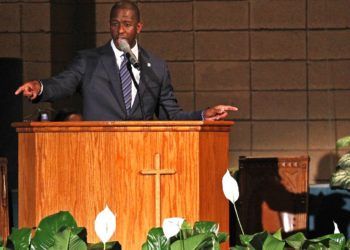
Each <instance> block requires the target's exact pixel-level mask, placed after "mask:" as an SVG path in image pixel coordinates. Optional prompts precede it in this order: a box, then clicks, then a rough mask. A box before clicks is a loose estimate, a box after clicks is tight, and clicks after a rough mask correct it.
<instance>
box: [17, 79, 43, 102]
mask: <svg viewBox="0 0 350 250" xmlns="http://www.w3.org/2000/svg"><path fill="white" fill-rule="evenodd" d="M40 90H41V84H40V82H39V81H30V82H26V83H23V84H22V86H21V87H19V88H18V89H17V90H16V92H15V95H19V94H21V93H23V96H25V97H27V98H28V99H29V100H31V101H32V100H34V99H35V98H37V96H38V95H39V93H40Z"/></svg>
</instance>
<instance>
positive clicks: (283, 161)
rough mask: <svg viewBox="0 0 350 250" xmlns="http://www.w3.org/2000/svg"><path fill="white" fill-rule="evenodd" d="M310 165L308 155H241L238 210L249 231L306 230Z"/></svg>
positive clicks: (287, 231) (291, 231)
mask: <svg viewBox="0 0 350 250" xmlns="http://www.w3.org/2000/svg"><path fill="white" fill-rule="evenodd" d="M308 168H309V157H308V156H302V157H288V158H285V157H283V158H247V157H240V159H239V172H238V175H239V177H238V178H239V190H240V198H239V200H238V211H239V216H240V219H241V222H242V226H243V229H244V230H245V233H247V234H252V233H256V232H260V231H263V230H266V231H268V232H275V231H277V230H278V229H280V228H281V229H282V232H284V234H287V235H288V234H291V233H295V232H297V231H304V232H305V231H306V229H307V211H308V182H309V180H308ZM235 231H237V229H236V230H235ZM237 233H239V232H236V233H235V236H237Z"/></svg>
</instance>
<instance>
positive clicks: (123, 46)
mask: <svg viewBox="0 0 350 250" xmlns="http://www.w3.org/2000/svg"><path fill="white" fill-rule="evenodd" d="M118 45H119V47H120V49H121V50H122V51H123V52H124V53H125V55H126V57H127V58H128V60H129V62H130V63H131V64H132V66H134V67H135V68H136V69H138V70H140V64H139V61H138V60H137V58H136V56H135V55H134V53H132V51H131V49H130V45H129V43H128V42H127V41H126V40H125V39H118Z"/></svg>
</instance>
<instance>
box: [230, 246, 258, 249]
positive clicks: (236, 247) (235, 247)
mask: <svg viewBox="0 0 350 250" xmlns="http://www.w3.org/2000/svg"><path fill="white" fill-rule="evenodd" d="M230 249H231V248H230ZM232 250H255V249H254V248H253V247H243V246H239V245H237V246H234V247H232Z"/></svg>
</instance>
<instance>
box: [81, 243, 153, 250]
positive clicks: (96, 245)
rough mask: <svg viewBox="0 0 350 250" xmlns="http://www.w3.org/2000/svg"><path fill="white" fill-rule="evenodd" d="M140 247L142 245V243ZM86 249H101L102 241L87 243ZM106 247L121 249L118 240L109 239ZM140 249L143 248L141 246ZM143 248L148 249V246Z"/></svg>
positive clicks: (114, 249)
mask: <svg viewBox="0 0 350 250" xmlns="http://www.w3.org/2000/svg"><path fill="white" fill-rule="evenodd" d="M145 244H146V243H145ZM145 244H144V245H145ZM142 247H143V245H142ZM146 247H147V244H146ZM87 249H88V250H103V243H102V242H100V243H96V244H88V248H87ZM106 249H110V250H121V249H122V247H121V245H120V244H119V242H118V241H110V242H107V243H106ZM142 250H144V249H143V248H142ZM145 250H148V248H145Z"/></svg>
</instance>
